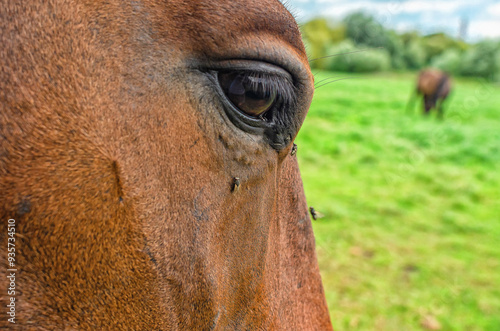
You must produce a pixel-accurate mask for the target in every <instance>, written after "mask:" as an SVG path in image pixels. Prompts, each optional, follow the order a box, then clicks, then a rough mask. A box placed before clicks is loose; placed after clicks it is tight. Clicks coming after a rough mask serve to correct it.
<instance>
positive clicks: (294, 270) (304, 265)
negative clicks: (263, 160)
mask: <svg viewBox="0 0 500 331" xmlns="http://www.w3.org/2000/svg"><path fill="white" fill-rule="evenodd" d="M280 176H281V177H280V185H279V194H278V211H279V226H280V235H279V247H278V252H279V261H280V262H279V265H280V272H281V283H280V289H279V290H280V300H281V304H280V306H281V310H282V314H281V316H280V319H282V320H281V323H282V325H284V326H287V327H289V328H288V329H294V328H296V327H299V326H304V325H308V326H310V328H311V329H316V330H331V322H330V317H329V314H328V308H327V304H326V300H325V295H324V290H323V285H322V283H321V276H320V274H319V267H318V261H317V258H316V250H315V241H314V234H313V231H312V226H311V220H310V218H309V213H308V208H307V204H306V199H305V195H304V188H303V185H302V180H301V178H300V171H299V167H298V163H297V159H296V158H295V157H288V158H286V159H285V160H284V162H283V164H282V169H281V172H280ZM287 327H285V329H287Z"/></svg>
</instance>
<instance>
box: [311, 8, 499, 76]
mask: <svg viewBox="0 0 500 331" xmlns="http://www.w3.org/2000/svg"><path fill="white" fill-rule="evenodd" d="M301 30H302V35H303V37H304V41H305V43H306V47H307V50H308V52H309V56H310V59H311V66H312V67H313V68H318V69H324V70H332V71H347V72H377V71H388V70H397V71H402V70H418V69H421V68H423V67H427V66H432V67H436V68H439V69H442V70H444V71H447V72H449V73H451V74H453V75H457V76H472V77H481V78H484V79H488V80H492V81H500V41H498V40H496V41H495V40H482V41H480V42H477V43H474V44H470V43H466V42H464V41H462V40H459V39H457V38H453V37H451V36H449V35H447V34H445V33H435V34H431V35H421V34H419V33H418V32H406V33H397V32H396V31H394V30H391V29H388V28H386V27H384V26H383V25H382V24H381V23H380V22H378V21H377V20H376V18H375V17H373V16H371V15H369V14H367V13H364V12H356V13H353V14H350V15H348V16H347V17H345V18H344V19H343V20H342V21H341V22H337V23H332V22H330V21H328V20H327V19H326V18H315V19H313V20H311V21H309V22H307V23H305V24H303V25H302V26H301Z"/></svg>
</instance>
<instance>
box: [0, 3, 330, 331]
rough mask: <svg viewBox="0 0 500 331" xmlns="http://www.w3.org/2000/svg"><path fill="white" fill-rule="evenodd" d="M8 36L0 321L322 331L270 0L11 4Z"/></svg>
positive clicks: (294, 45)
mask: <svg viewBox="0 0 500 331" xmlns="http://www.w3.org/2000/svg"><path fill="white" fill-rule="evenodd" d="M0 44H1V45H2V46H1V47H0V217H1V220H2V226H3V230H2V231H1V232H0V242H1V243H2V245H5V246H4V247H2V249H1V250H0V260H1V265H2V270H3V271H2V274H3V273H4V271H5V270H6V269H5V266H6V263H7V262H6V261H7V256H8V255H7V250H6V246H7V239H8V238H7V237H8V236H7V230H6V229H7V221H8V220H9V219H11V220H14V222H15V232H16V235H15V260H14V261H13V264H12V266H13V268H14V269H16V271H12V272H14V273H15V295H12V296H11V295H10V294H9V296H7V291H6V288H7V287H8V286H10V283H9V284H8V283H7V282H8V279H7V278H6V277H5V276H2V277H1V279H0V285H1V287H0V289H1V294H0V298H1V305H2V307H3V310H5V307H6V305H7V303H9V302H10V300H11V298H14V299H15V324H12V323H10V322H8V321H7V318H6V316H7V317H9V316H8V315H6V314H5V311H4V312H3V313H2V317H1V318H0V327H5V326H8V327H13V326H17V327H18V328H20V329H30V328H35V329H50V330H53V329H91V330H112V329H116V330H330V329H331V324H330V318H329V315H328V309H327V306H326V301H325V297H324V292H323V288H322V283H321V278H320V274H319V270H318V264H317V260H316V253H315V243H314V237H313V232H312V229H311V221H310V218H309V216H308V209H307V205H306V201H305V197H304V192H303V187H302V182H301V179H300V174H299V170H298V166H297V160H296V157H295V156H294V155H292V154H293V153H291V150H292V147H293V141H294V138H295V136H296V134H297V131H298V130H299V128H300V126H301V125H302V122H303V120H304V117H305V115H306V112H307V110H308V107H309V104H310V102H311V98H312V94H313V77H312V75H311V72H310V69H309V66H308V61H307V57H306V53H305V51H304V47H303V44H302V42H301V38H300V33H299V30H298V28H297V25H296V23H295V21H294V20H293V17H292V16H291V15H290V14H289V13H288V11H287V10H286V9H285V8H284V7H283V5H282V4H281V3H280V2H279V1H277V0H257V1H242V0H219V1H210V0H189V1H188V0H171V1H147V0H138V1H130V2H128V1H118V0H111V1H88V0H85V1H75V0H49V1H38V2H36V1H5V2H4V3H3V4H2V5H1V6H0ZM10 222H12V221H10Z"/></svg>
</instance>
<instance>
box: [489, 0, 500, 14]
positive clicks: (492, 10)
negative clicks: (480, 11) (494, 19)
mask: <svg viewBox="0 0 500 331" xmlns="http://www.w3.org/2000/svg"><path fill="white" fill-rule="evenodd" d="M486 12H487V13H488V14H490V15H493V16H499V17H500V3H496V4H493V5H491V6H488V8H487V9H486Z"/></svg>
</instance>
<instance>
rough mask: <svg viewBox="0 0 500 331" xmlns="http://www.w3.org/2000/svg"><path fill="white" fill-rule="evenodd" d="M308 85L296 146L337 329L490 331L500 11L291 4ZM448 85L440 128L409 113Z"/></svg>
mask: <svg viewBox="0 0 500 331" xmlns="http://www.w3.org/2000/svg"><path fill="white" fill-rule="evenodd" d="M287 7H288V8H289V9H290V10H291V11H292V13H294V15H295V17H296V18H297V20H298V21H299V24H300V25H301V29H302V33H303V38H304V41H305V44H306V47H307V50H308V53H309V57H310V60H311V61H310V64H311V67H312V68H313V73H314V74H315V81H316V92H315V97H314V100H313V103H312V105H311V108H310V111H309V115H308V117H307V118H306V121H305V123H304V126H303V128H302V130H301V132H300V133H299V136H298V137H297V140H296V143H297V145H298V157H299V163H300V167H301V172H302V178H303V181H304V187H305V190H306V195H307V199H308V203H309V205H310V206H314V208H315V209H316V210H317V211H318V212H320V213H321V214H323V215H324V217H323V218H320V219H318V220H317V221H314V223H313V226H314V229H315V234H316V242H317V250H318V259H319V263H320V269H321V274H322V277H323V283H324V286H325V292H326V297H327V301H328V304H329V309H330V314H331V318H332V322H333V325H334V329H336V330H397V331H407V330H409V331H411V330H467V331H470V330H488V331H499V330H500V2H499V1H492V0H485V1H484V0H479V1H474V2H472V1H462V0H451V1H449V0H437V1H430V0H408V1H384V0H379V1H369V0H360V1H357V0H351V1H348V0H330V1H328V0H289V1H287ZM426 67H434V68H439V69H441V70H444V71H446V72H447V73H449V74H450V75H451V77H452V82H453V83H452V84H453V87H452V92H451V94H450V96H449V97H448V99H446V101H445V102H444V104H443V109H444V118H443V119H442V120H440V119H438V118H436V115H435V113H431V114H430V116H423V114H422V105H421V100H420V102H417V103H416V104H415V105H414V107H413V108H412V109H411V111H407V110H406V108H407V105H408V101H409V99H410V96H411V94H412V93H413V92H414V91H415V89H416V81H417V76H418V72H419V71H420V70H421V69H422V68H426Z"/></svg>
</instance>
